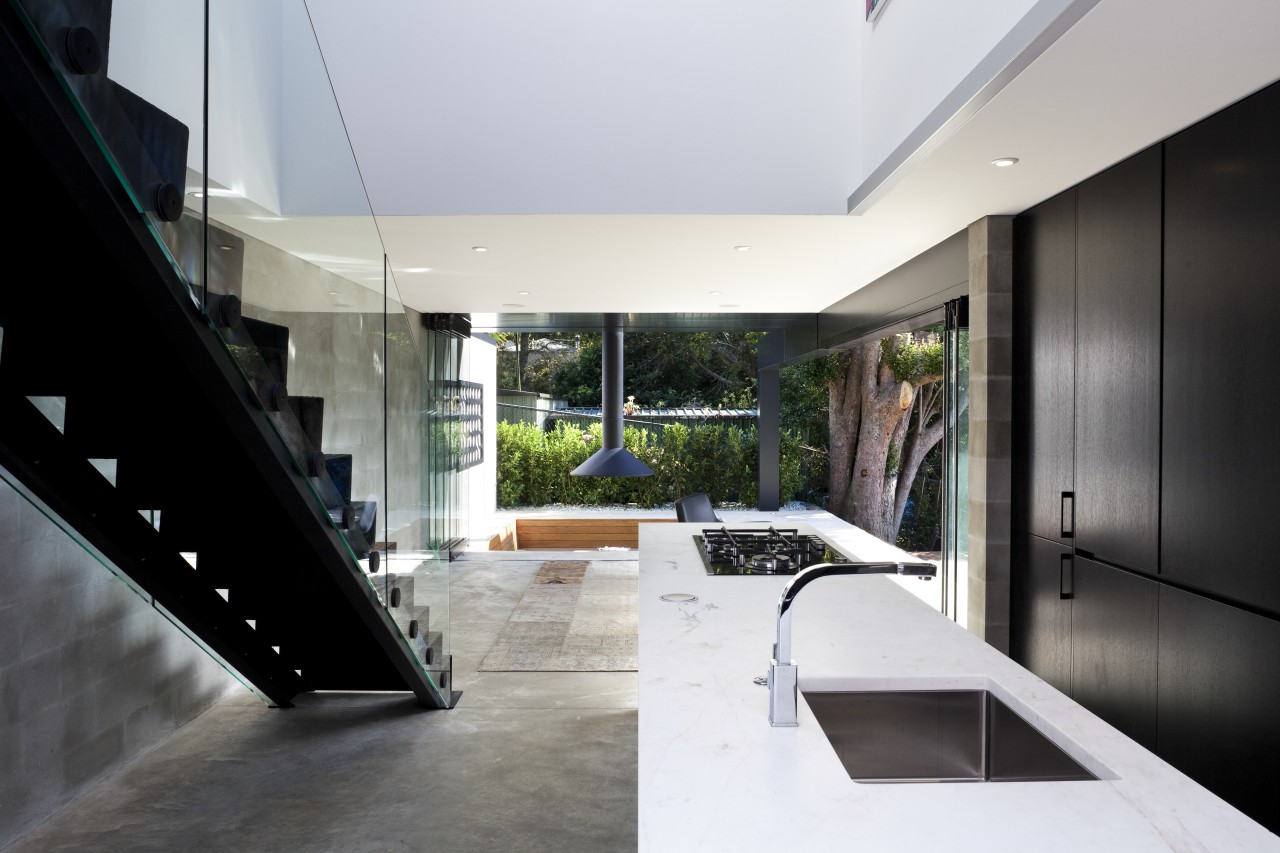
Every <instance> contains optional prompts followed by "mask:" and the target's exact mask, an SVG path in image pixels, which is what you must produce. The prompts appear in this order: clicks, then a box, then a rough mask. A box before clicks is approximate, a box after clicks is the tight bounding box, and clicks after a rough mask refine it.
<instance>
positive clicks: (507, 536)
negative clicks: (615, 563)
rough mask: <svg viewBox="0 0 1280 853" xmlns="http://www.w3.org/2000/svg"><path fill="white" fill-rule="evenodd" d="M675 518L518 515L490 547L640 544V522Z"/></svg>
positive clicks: (525, 548)
mask: <svg viewBox="0 0 1280 853" xmlns="http://www.w3.org/2000/svg"><path fill="white" fill-rule="evenodd" d="M662 522H671V523H674V522H675V519H674V518H643V519H641V518H517V519H516V520H515V523H514V524H510V525H507V528H506V529H505V530H503V531H502V532H501V533H498V534H496V535H494V537H493V538H492V539H490V540H489V550H490V551H516V550H520V551H535V550H540V551H576V550H581V549H589V548H604V547H609V548H638V547H640V525H641V524H654V523H662Z"/></svg>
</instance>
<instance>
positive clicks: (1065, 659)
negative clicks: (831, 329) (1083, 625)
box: [1010, 536, 1071, 694]
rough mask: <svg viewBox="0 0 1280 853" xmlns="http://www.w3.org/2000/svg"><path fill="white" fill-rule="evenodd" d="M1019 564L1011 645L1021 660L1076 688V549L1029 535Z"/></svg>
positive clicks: (1067, 690) (1068, 687) (1045, 675)
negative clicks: (1073, 617) (1073, 609)
mask: <svg viewBox="0 0 1280 853" xmlns="http://www.w3.org/2000/svg"><path fill="white" fill-rule="evenodd" d="M1021 544H1022V549H1021V554H1020V557H1019V559H1018V561H1017V563H1018V564H1017V565H1015V567H1014V595H1015V597H1016V602H1017V603H1016V606H1015V610H1014V614H1013V617H1014V618H1013V624H1012V626H1011V627H1012V637H1011V640H1012V642H1011V644H1010V645H1011V651H1012V657H1013V659H1014V660H1016V661H1017V662H1018V663H1020V664H1022V665H1023V666H1025V667H1026V668H1027V669H1029V670H1031V671H1032V672H1034V673H1035V674H1036V675H1038V676H1040V677H1041V678H1043V679H1044V680H1045V681H1047V682H1049V683H1050V684H1052V685H1053V686H1054V687H1056V688H1058V689H1059V690H1061V691H1062V692H1063V693H1067V694H1070V692H1071V600H1070V599H1069V598H1067V597H1066V596H1067V595H1069V594H1070V588H1069V583H1070V580H1071V564H1070V560H1071V549H1069V548H1064V547H1062V546H1061V545H1059V544H1057V543H1056V542H1048V541H1046V540H1044V539H1041V538H1039V537H1037V536H1027V537H1024V539H1023V542H1022V543H1021Z"/></svg>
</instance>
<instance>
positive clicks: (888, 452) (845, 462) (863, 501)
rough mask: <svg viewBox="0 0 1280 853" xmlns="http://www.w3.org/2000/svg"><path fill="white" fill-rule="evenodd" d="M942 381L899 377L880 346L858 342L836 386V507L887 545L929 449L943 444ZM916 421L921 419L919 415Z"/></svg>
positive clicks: (832, 420) (832, 418) (832, 475)
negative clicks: (936, 388) (937, 408)
mask: <svg viewBox="0 0 1280 853" xmlns="http://www.w3.org/2000/svg"><path fill="white" fill-rule="evenodd" d="M940 381H941V377H940V376H932V375H929V376H922V377H919V378H918V381H917V384H915V385H912V384H911V383H909V382H901V381H899V380H897V379H896V378H895V377H894V375H893V371H892V369H891V368H890V367H889V365H888V363H887V360H886V359H884V358H883V357H882V349H881V343H880V341H872V342H869V343H864V344H858V345H857V346H855V347H853V348H852V349H851V350H849V352H848V354H847V355H845V356H844V357H843V360H842V364H841V369H840V370H839V371H837V374H836V377H835V379H833V380H832V381H831V383H830V384H829V391H830V396H831V406H830V411H829V414H828V426H829V434H830V442H831V447H830V452H831V455H830V472H829V498H828V509H830V510H831V512H832V513H833V514H835V515H837V516H839V517H840V518H843V519H845V520H846V521H848V522H850V523H851V524H854V525H856V526H857V527H860V528H862V529H863V530H866V531H867V532H868V533H870V534H872V535H873V536H875V537H876V538H878V539H881V540H883V541H885V542H895V541H896V540H897V536H898V527H899V526H900V525H901V523H902V515H903V511H904V510H905V508H906V502H907V496H908V494H909V493H910V491H911V485H912V483H914V482H915V478H916V474H917V472H918V471H919V469H920V465H921V463H922V462H923V460H924V457H925V456H926V455H927V454H928V452H929V450H931V449H932V448H933V446H934V445H935V444H937V443H938V441H940V440H941V438H942V435H943V431H944V423H943V420H942V418H940V417H937V416H936V412H935V411H934V409H935V405H934V404H935V403H936V402H937V396H936V392H932V393H925V392H926V389H927V388H928V386H930V385H935V384H936V383H938V382H940ZM913 416H914V417H913Z"/></svg>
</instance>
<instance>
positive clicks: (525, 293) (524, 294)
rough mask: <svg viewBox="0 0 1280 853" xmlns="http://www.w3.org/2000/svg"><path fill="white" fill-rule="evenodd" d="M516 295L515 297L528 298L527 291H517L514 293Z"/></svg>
mask: <svg viewBox="0 0 1280 853" xmlns="http://www.w3.org/2000/svg"><path fill="white" fill-rule="evenodd" d="M516 295H517V296H528V295H529V291H527V290H517V291H516Z"/></svg>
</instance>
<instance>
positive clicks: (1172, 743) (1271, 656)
mask: <svg viewBox="0 0 1280 853" xmlns="http://www.w3.org/2000/svg"><path fill="white" fill-rule="evenodd" d="M1159 671H1160V687H1159V699H1160V712H1159V715H1160V716H1159V720H1160V726H1159V730H1160V734H1159V737H1158V739H1157V741H1156V752H1157V753H1159V755H1160V757H1161V758H1163V759H1165V760H1166V761H1168V762H1169V763H1170V764H1172V765H1173V766H1174V767H1177V768H1178V769H1179V770H1181V771H1182V772H1184V773H1186V774H1187V775H1188V776H1190V777H1191V778H1193V779H1195V780H1196V781H1197V782H1199V783H1200V784H1201V785H1204V786H1205V787H1206V788H1208V789H1209V790H1210V791H1213V792H1214V793H1215V794H1217V795H1218V796H1220V797H1222V798H1223V799H1225V800H1226V801H1227V802H1229V803H1231V804H1232V805H1233V806H1235V807H1236V808H1238V809H1240V810H1241V811H1243V812H1245V813H1246V814H1248V815H1249V816H1250V817H1252V818H1253V819H1254V820H1257V821H1260V822H1261V823H1262V824H1263V825H1265V826H1266V827H1267V828H1268V829H1270V830H1271V831H1272V832H1280V809H1278V807H1277V804H1280V727H1277V725H1276V722H1277V720H1280V680H1277V679H1276V673H1277V672H1278V671H1280V621H1276V620H1274V619H1267V618H1265V617H1263V616H1258V615H1256V614H1253V613H1249V612H1247V611H1244V610H1238V609H1236V608H1234V607H1228V606H1227V605H1225V604H1219V603H1218V602H1216V601H1211V600H1209V599H1207V598H1203V597H1202V596H1199V595H1193V594H1192V593H1189V592H1183V591H1182V590H1178V589H1173V588H1171V587H1167V586H1165V587H1162V588H1161V590H1160V669H1159Z"/></svg>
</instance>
